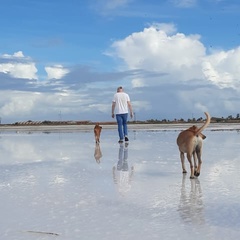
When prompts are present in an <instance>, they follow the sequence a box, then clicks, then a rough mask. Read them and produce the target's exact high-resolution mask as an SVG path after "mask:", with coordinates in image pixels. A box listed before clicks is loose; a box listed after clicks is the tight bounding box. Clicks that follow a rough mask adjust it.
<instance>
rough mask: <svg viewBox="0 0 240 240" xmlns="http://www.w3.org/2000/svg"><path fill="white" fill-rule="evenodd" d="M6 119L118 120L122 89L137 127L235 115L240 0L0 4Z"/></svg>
mask: <svg viewBox="0 0 240 240" xmlns="http://www.w3.org/2000/svg"><path fill="white" fill-rule="evenodd" d="M1 10H2V11H1V15H0V22H1V26H0V29H1V38H0V117H1V120H2V123H12V122H16V121H27V120H59V119H60V118H61V119H62V120H90V121H112V118H111V101H112V97H113V94H114V93H115V91H116V88H117V87H118V86H119V85H121V86H123V87H124V89H125V91H126V92H127V93H129V95H130V98H131V101H132V105H133V108H134V112H135V114H136V119H137V120H147V119H160V120H161V119H165V118H166V119H170V120H171V119H174V118H184V119H188V118H192V117H196V118H198V117H204V114H203V112H204V111H209V113H210V115H211V116H216V117H222V116H223V117H227V116H229V115H233V116H236V114H237V113H239V112H240V110H239V103H240V97H239V96H240V94H239V91H240V88H239V85H240V82H239V81H240V20H239V19H240V3H239V1H238V0H163V1H157V0H155V1H154V0H149V1H144V0H96V1H95V0H89V1H88V0H83V1H79V0H68V1H66V0H58V1H56V0H52V1H49V0H41V1H37V0H21V1H19V0H11V1H2V2H1Z"/></svg>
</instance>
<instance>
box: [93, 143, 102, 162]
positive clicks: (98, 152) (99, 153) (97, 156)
mask: <svg viewBox="0 0 240 240" xmlns="http://www.w3.org/2000/svg"><path fill="white" fill-rule="evenodd" d="M101 157H102V151H101V148H100V144H99V143H96V144H95V150H94V158H95V160H96V162H97V163H100V161H101Z"/></svg>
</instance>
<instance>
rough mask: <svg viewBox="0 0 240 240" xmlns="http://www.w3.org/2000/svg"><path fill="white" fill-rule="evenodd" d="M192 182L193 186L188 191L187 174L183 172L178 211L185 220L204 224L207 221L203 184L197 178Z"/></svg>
mask: <svg viewBox="0 0 240 240" xmlns="http://www.w3.org/2000/svg"><path fill="white" fill-rule="evenodd" d="M187 183H189V181H187ZM190 183H191V187H190V189H189V191H187V190H186V174H183V178H182V187H181V195H180V204H179V208H178V211H179V214H180V216H181V217H182V219H183V220H184V221H185V222H188V223H193V224H196V225H202V224H204V223H205V216H204V204H203V199H202V198H203V196H202V189H201V184H200V181H199V180H198V179H197V178H195V179H191V180H190Z"/></svg>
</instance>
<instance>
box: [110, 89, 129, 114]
mask: <svg viewBox="0 0 240 240" xmlns="http://www.w3.org/2000/svg"><path fill="white" fill-rule="evenodd" d="M113 102H115V103H116V106H115V113H116V114H124V113H128V102H130V98H129V95H128V94H127V93H125V92H117V93H115V94H114V97H113Z"/></svg>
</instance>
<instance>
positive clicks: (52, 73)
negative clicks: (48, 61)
mask: <svg viewBox="0 0 240 240" xmlns="http://www.w3.org/2000/svg"><path fill="white" fill-rule="evenodd" d="M45 71H46V72H47V78H48V79H61V78H63V77H64V76H65V75H66V74H68V73H69V70H68V69H67V68H65V67H63V66H62V65H54V66H49V67H45Z"/></svg>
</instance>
